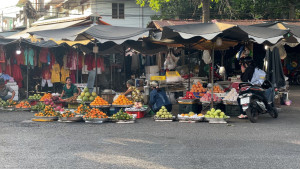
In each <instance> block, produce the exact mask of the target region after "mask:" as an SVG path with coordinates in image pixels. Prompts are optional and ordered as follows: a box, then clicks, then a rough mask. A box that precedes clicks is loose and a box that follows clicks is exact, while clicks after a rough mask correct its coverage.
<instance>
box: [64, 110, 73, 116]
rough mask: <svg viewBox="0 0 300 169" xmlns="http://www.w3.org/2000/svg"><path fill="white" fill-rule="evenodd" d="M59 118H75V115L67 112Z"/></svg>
mask: <svg viewBox="0 0 300 169" xmlns="http://www.w3.org/2000/svg"><path fill="white" fill-rule="evenodd" d="M61 117H75V113H73V112H71V111H69V110H67V111H65V112H64V113H63V114H61Z"/></svg>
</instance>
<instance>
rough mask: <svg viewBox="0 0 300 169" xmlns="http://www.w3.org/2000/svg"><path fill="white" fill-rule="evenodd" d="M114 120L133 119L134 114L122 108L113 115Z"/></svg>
mask: <svg viewBox="0 0 300 169" xmlns="http://www.w3.org/2000/svg"><path fill="white" fill-rule="evenodd" d="M112 119H113V120H132V119H133V117H132V115H129V114H127V113H126V112H124V111H123V109H120V110H119V111H118V113H116V114H114V115H113V116H112Z"/></svg>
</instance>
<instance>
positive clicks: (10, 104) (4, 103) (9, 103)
mask: <svg viewBox="0 0 300 169" xmlns="http://www.w3.org/2000/svg"><path fill="white" fill-rule="evenodd" d="M0 99H1V98H0ZM16 104H17V102H15V101H13V100H7V101H4V100H2V99H1V100H0V107H13V106H14V105H16Z"/></svg>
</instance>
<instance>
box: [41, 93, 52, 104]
mask: <svg viewBox="0 0 300 169" xmlns="http://www.w3.org/2000/svg"><path fill="white" fill-rule="evenodd" d="M51 98H52V95H51V93H45V94H44V96H43V97H42V98H41V99H40V101H42V102H44V101H45V100H46V99H48V100H49V99H51Z"/></svg>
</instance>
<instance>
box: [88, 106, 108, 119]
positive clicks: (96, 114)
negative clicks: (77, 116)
mask: <svg viewBox="0 0 300 169" xmlns="http://www.w3.org/2000/svg"><path fill="white" fill-rule="evenodd" d="M83 118H92V119H94V118H98V119H102V118H108V116H107V115H106V114H105V113H103V112H102V111H100V110H99V109H97V108H93V109H92V110H91V111H90V112H88V113H87V114H86V115H84V116H83Z"/></svg>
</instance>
